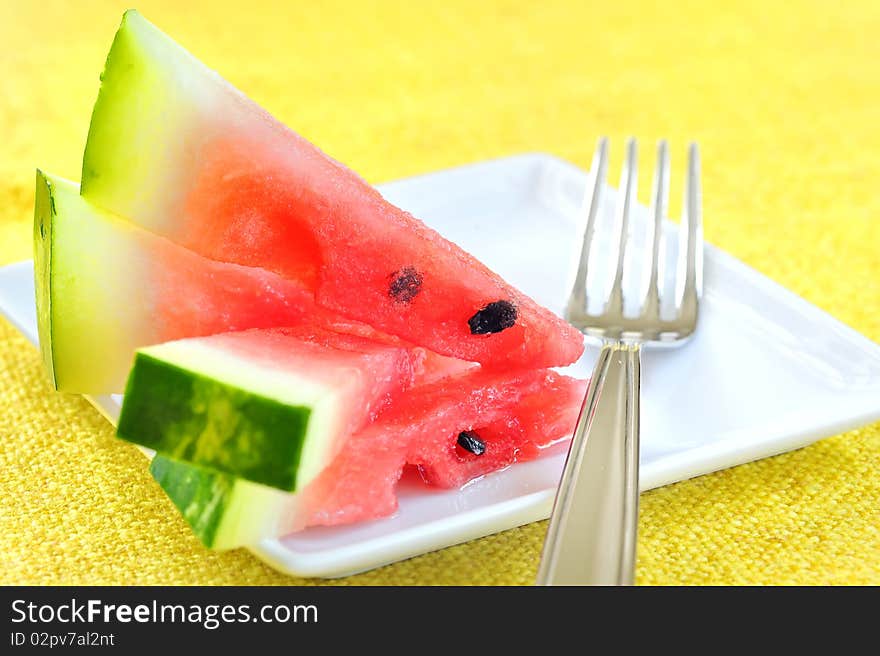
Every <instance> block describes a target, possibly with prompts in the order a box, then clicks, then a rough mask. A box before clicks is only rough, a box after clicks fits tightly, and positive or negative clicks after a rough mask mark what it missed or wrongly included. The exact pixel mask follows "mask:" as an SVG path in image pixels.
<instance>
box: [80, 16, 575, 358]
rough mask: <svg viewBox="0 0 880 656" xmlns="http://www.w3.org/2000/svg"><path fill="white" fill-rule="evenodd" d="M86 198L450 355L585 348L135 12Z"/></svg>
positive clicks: (107, 80) (97, 114) (524, 354)
mask: <svg viewBox="0 0 880 656" xmlns="http://www.w3.org/2000/svg"><path fill="white" fill-rule="evenodd" d="M82 194H83V195H84V196H85V197H86V198H87V199H89V200H90V201H92V202H94V203H96V204H97V205H100V206H102V207H105V208H107V209H109V210H112V211H114V212H116V213H117V214H119V215H121V216H125V217H127V218H128V219H130V220H132V221H134V222H136V223H138V224H140V225H141V226H143V227H145V228H147V229H149V230H151V231H154V232H156V233H159V234H162V235H164V236H166V237H168V238H169V239H171V240H172V241H174V242H176V243H178V244H181V245H182V246H184V247H186V248H189V249H191V250H193V251H195V252H197V253H199V254H201V255H204V256H206V257H209V258H212V259H215V260H218V261H223V262H231V263H235V264H241V265H248V266H258V267H262V268H265V269H267V270H269V271H273V272H275V273H278V274H280V275H282V276H285V277H287V278H289V279H291V280H296V281H298V282H300V283H302V284H303V285H304V286H305V287H306V288H308V289H311V290H314V292H315V294H316V296H315V298H316V300H317V302H318V303H319V304H320V305H322V306H324V307H327V308H329V309H331V310H334V311H338V312H339V313H341V314H344V315H345V316H348V317H351V318H354V319H358V320H361V321H364V322H366V323H369V324H370V325H372V326H373V327H375V328H377V329H378V330H381V331H383V332H387V333H390V334H394V335H398V336H400V337H402V338H404V339H406V340H408V341H410V342H412V343H415V344H419V345H422V346H425V347H427V348H429V349H431V350H433V351H435V352H437V353H440V354H444V355H449V356H455V357H458V358H461V359H464V360H470V361H477V362H480V363H482V364H484V365H487V366H493V367H511V366H515V367H519V368H539V367H547V366H555V365H564V364H568V363H571V362H573V361H574V360H576V359H577V358H578V357H579V356H580V354H581V352H582V350H583V341H582V336H581V335H580V333H578V332H577V331H576V330H574V328H572V327H571V326H570V325H568V324H567V323H565V322H564V321H562V320H561V319H560V318H559V317H557V316H555V315H554V314H552V313H551V312H550V311H548V310H546V309H545V308H542V307H541V306H539V305H538V304H536V303H535V302H534V301H533V300H532V299H530V298H528V297H527V296H525V295H524V294H522V293H521V292H519V291H518V290H516V289H514V288H513V287H512V286H510V285H509V284H507V283H506V282H505V281H504V280H502V279H501V278H500V277H499V276H497V275H495V274H494V273H492V272H491V271H489V270H488V269H487V268H486V267H485V266H484V265H483V264H481V263H480V262H478V261H477V260H476V259H475V258H474V257H472V256H471V255H469V254H468V253H466V252H464V251H463V250H462V249H461V248H459V247H458V246H456V245H455V244H452V243H451V242H449V241H447V240H445V239H443V238H442V237H441V236H440V235H438V234H437V233H436V232H434V231H433V230H431V229H429V228H427V227H426V226H425V225H424V224H423V223H421V222H420V221H418V220H417V219H415V218H413V217H412V216H411V215H410V214H408V213H406V212H404V211H402V210H400V209H398V208H397V207H394V206H393V205H391V204H390V203H388V202H387V201H385V200H384V199H383V198H382V196H381V195H380V194H379V193H378V192H377V191H376V190H375V189H373V188H372V187H371V186H370V185H368V184H367V183H366V182H364V180H362V179H361V178H360V177H358V176H357V175H356V174H355V173H353V172H352V171H351V170H349V169H348V168H346V167H345V166H343V165H342V164H340V163H338V162H336V161H334V160H333V159H331V158H330V157H328V156H327V155H325V154H324V153H323V152H321V151H320V150H318V149H317V148H316V147H315V146H313V145H312V144H310V143H309V142H308V141H306V140H305V139H303V138H302V137H300V136H299V135H297V134H295V133H294V132H292V131H291V130H289V129H287V128H286V127H284V126H283V125H281V124H280V123H279V122H278V121H276V120H275V119H274V118H272V117H271V116H270V115H269V114H268V113H267V112H266V111H264V110H263V109H261V108H260V107H259V106H257V105H256V104H255V103H253V102H252V101H250V100H249V99H247V98H246V97H245V96H244V95H242V94H241V93H240V92H239V91H237V90H236V89H234V88H233V87H232V86H231V85H230V84H228V83H227V82H226V81H224V80H223V79H222V78H221V77H220V76H219V75H217V74H216V73H214V72H213V71H211V70H210V69H208V68H207V67H206V66H204V65H203V64H202V63H201V62H199V61H198V60H197V59H195V58H194V57H193V56H192V55H190V54H189V53H188V52H187V51H186V50H184V49H183V48H182V47H181V46H179V45H178V44H176V43H175V42H174V41H173V40H172V39H171V38H170V37H168V36H166V35H165V34H163V33H162V32H161V31H159V30H158V29H157V28H156V27H154V26H153V25H152V24H150V23H149V22H148V21H146V20H145V19H144V18H143V17H141V16H140V14H138V13H137V12H135V11H128V12H127V13H126V14H125V16H124V18H123V20H122V25H121V27H120V28H119V31H118V32H117V33H116V37H115V39H114V41H113V46H112V48H111V50H110V54H109V56H108V58H107V62H106V67H105V69H104V73H103V75H102V83H101V90H100V93H99V96H98V99H97V102H96V104H95V108H94V112H93V115H92V121H91V126H90V129H89V137H88V142H87V145H86V150H85V155H84V158H83V173H82ZM537 229H539V228H537Z"/></svg>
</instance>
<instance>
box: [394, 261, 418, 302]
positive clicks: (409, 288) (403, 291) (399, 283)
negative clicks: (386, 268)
mask: <svg viewBox="0 0 880 656" xmlns="http://www.w3.org/2000/svg"><path fill="white" fill-rule="evenodd" d="M421 290H422V274H421V273H419V272H418V271H416V270H415V269H414V268H413V267H410V266H408V267H403V268H402V269H401V270H400V271H397V272H395V273H392V274H391V285H389V287H388V295H389V296H390V297H391V298H393V299H394V300H395V301H397V302H398V303H409V302H410V301H411V300H413V299H414V298H415V297H416V295H417V294H418V293H419V292H420V291H421Z"/></svg>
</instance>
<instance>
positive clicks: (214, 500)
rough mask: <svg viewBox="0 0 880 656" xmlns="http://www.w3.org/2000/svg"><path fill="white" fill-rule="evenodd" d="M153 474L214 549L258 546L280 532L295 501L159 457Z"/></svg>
mask: <svg viewBox="0 0 880 656" xmlns="http://www.w3.org/2000/svg"><path fill="white" fill-rule="evenodd" d="M150 474H152V476H153V478H154V479H155V480H156V482H157V483H158V484H159V485H160V486H161V488H162V490H163V491H164V492H165V494H166V495H167V496H168V498H169V499H170V500H171V502H172V503H173V504H174V505H175V507H176V508H177V509H178V511H179V512H180V514H181V515H182V517H183V518H184V520H185V521H186V522H187V524H189V526H190V528H191V529H192V532H193V533H194V534H195V535H196V537H197V538H198V539H199V540H200V541H201V542H202V544H204V545H205V546H206V547H208V548H209V549H215V550H219V551H222V550H226V549H235V548H238V547H244V546H248V545H253V544H257V543H258V542H259V541H260V540H263V539H265V538H267V537H272V536H275V535H276V534H277V533H278V526H277V525H278V521H279V518H281V517H283V511H284V509H285V508H287V507H288V506H289V505H290V504H291V500H292V499H293V498H294V497H292V496H291V495H290V494H288V493H286V492H282V491H280V490H276V489H274V488H271V487H267V486H265V485H259V484H257V483H252V482H250V481H246V480H243V479H241V478H236V477H235V476H230V475H228V474H222V473H220V472H216V471H213V470H210V469H205V468H204V467H198V466H196V465H192V464H190V463H183V462H178V461H176V460H174V459H172V458H168V457H166V456H163V455H161V454H157V455H156V456H155V457H154V458H153V460H152V462H151V463H150Z"/></svg>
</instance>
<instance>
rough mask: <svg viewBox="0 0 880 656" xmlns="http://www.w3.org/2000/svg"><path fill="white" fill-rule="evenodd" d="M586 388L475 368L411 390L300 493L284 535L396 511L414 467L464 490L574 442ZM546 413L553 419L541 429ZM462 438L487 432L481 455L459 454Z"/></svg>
mask: <svg viewBox="0 0 880 656" xmlns="http://www.w3.org/2000/svg"><path fill="white" fill-rule="evenodd" d="M583 391H584V382H583V381H580V380H577V379H574V378H569V377H567V376H562V375H560V374H557V373H555V372H553V371H548V370H537V371H529V372H522V373H516V374H510V373H494V372H489V371H475V372H469V373H465V374H462V375H459V376H455V377H451V378H448V379H445V380H441V381H438V382H436V383H434V384H431V385H425V386H423V387H420V388H416V389H413V390H412V391H410V392H409V393H408V394H407V396H406V402H405V403H400V404H398V405H396V406H395V407H394V408H390V409H389V411H388V412H387V413H386V414H384V415H382V416H381V417H380V418H379V419H378V420H377V421H376V422H375V423H374V424H371V425H370V426H368V427H367V428H365V429H364V430H363V431H361V432H359V433H357V434H356V435H355V436H353V437H352V438H351V439H350V440H349V441H348V442H347V443H346V445H345V446H344V448H343V449H342V451H341V452H340V453H339V455H338V456H337V457H336V458H335V459H334V460H333V462H332V463H331V464H330V465H329V467H327V469H325V470H324V471H323V472H322V473H321V475H320V476H319V477H318V478H317V479H316V480H315V481H314V482H313V483H312V484H311V485H309V486H308V487H307V488H306V489H305V490H303V492H302V495H301V497H302V499H301V501H300V506H299V508H298V514H297V515H296V517H294V518H292V521H291V522H290V523H288V524H287V525H286V526H285V527H284V528H286V529H287V531H290V530H296V529H299V528H302V527H303V526H312V525H335V524H346V523H350V522H356V521H362V520H367V519H375V518H378V517H384V516H387V515H389V514H391V513H393V512H394V511H395V510H396V508H397V496H396V486H397V482H398V480H399V479H400V476H401V473H402V471H403V467H404V466H405V465H407V464H410V465H415V466H418V467H419V468H420V470H421V471H422V473H423V477H424V478H425V480H426V482H429V483H431V484H434V485H438V486H442V487H457V486H460V485H463V484H464V483H466V482H468V481H470V480H473V479H474V478H477V477H479V476H482V475H484V474H487V473H489V472H492V471H495V470H497V469H500V468H503V467H506V466H507V465H510V464H513V463H514V462H517V461H525V460H530V459H532V458H534V457H536V456H537V455H538V454H539V453H540V449H541V448H542V447H546V446H548V445H550V444H553V443H555V442H557V441H559V440H562V439H566V438H568V437H570V436H571V432H572V430H573V429H574V423H575V421H576V420H577V413H578V410H579V408H580V404H579V401H580V399H581V398H582V395H583ZM548 416H550V417H552V418H553V421H551V422H550V423H544V421H543V420H544V419H545V418H547V417H548ZM463 431H472V432H474V433H476V434H477V435H480V436H481V437H482V438H483V440H484V442H485V447H486V450H485V452H484V453H483V455H480V456H476V455H474V454H472V453H466V454H461V453H460V452H459V450H458V449H457V448H456V444H457V440H458V436H459V434H460V433H461V432H463Z"/></svg>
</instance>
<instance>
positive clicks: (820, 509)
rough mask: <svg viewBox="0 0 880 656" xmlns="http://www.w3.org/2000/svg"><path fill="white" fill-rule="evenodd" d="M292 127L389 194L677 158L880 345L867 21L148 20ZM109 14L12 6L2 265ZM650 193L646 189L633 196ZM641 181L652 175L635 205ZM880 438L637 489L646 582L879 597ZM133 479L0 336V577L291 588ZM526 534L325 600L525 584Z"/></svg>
mask: <svg viewBox="0 0 880 656" xmlns="http://www.w3.org/2000/svg"><path fill="white" fill-rule="evenodd" d="M138 8H139V9H140V10H141V12H142V13H144V15H145V16H147V18H149V19H151V20H152V21H154V22H155V23H157V24H158V25H159V26H160V27H162V28H163V29H164V30H166V31H167V32H169V33H170V34H171V35H173V36H174V37H175V38H177V39H178V40H179V41H181V42H182V43H183V44H185V45H186V46H187V47H189V48H190V49H191V50H193V51H194V52H195V53H197V54H198V56H199V57H200V58H202V59H203V60H204V61H206V62H208V63H209V64H210V65H212V66H213V67H215V68H217V69H218V70H219V71H221V72H222V73H223V74H224V75H225V76H226V77H228V78H229V79H230V80H231V81H232V82H233V83H234V84H236V85H237V86H239V87H240V88H241V89H243V90H244V91H245V92H246V93H248V94H249V95H251V96H252V97H253V98H254V99H256V100H257V101H258V102H260V103H262V104H264V105H265V106H266V107H268V108H269V109H270V110H271V111H272V112H273V113H275V114H276V115H277V116H278V117H279V118H280V119H282V120H283V121H284V122H286V123H288V124H289V125H291V126H292V127H294V128H295V129H296V130H298V131H300V132H302V133H303V134H304V135H305V136H307V137H308V138H310V139H312V140H314V141H315V142H316V143H318V144H320V145H321V146H322V147H323V148H324V149H325V150H327V151H328V152H329V153H331V154H332V155H334V156H335V157H337V158H338V159H340V160H342V161H344V162H346V163H348V164H350V165H351V166H353V167H354V168H355V169H356V170H358V171H360V172H362V173H363V174H364V175H365V176H366V177H367V178H368V179H370V180H372V181H376V182H379V181H383V180H389V179H393V178H398V177H402V176H407V175H412V174H415V173H419V172H425V171H430V170H434V169H438V168H442V167H448V166H452V165H456V164H461V163H465V162H472V161H477V160H482V159H486V158H491V157H498V156H503V155H508V154H513V153H519V152H523V151H548V152H551V153H554V154H557V155H560V156H562V157H565V158H567V159H570V160H572V161H574V162H578V163H579V164H581V165H582V166H585V165H587V163H588V161H589V157H590V155H591V152H592V149H593V147H594V144H595V139H596V137H597V136H598V135H600V134H608V135H610V136H611V137H612V138H613V139H614V142H613V143H614V144H616V147H615V148H614V157H612V162H611V165H612V170H615V169H617V168H618V167H619V163H620V151H621V150H622V148H620V144H622V142H623V138H624V137H625V136H626V135H629V134H635V135H638V136H639V137H641V138H643V139H644V140H646V141H645V142H644V143H648V142H650V141H652V140H654V139H655V138H658V137H661V136H665V137H667V138H669V139H670V141H671V144H672V146H673V151H674V153H675V155H677V156H678V158H677V160H678V161H677V165H676V167H674V171H673V172H674V174H678V175H676V177H675V179H674V180H673V185H674V186H675V185H677V184H678V183H679V182H680V180H681V178H680V173H681V168H680V163H681V159H682V157H681V153H683V151H684V148H685V144H686V142H687V140H689V139H697V140H699V142H700V143H701V146H702V149H703V157H704V197H705V217H706V228H705V231H706V237H707V239H708V240H709V241H711V242H712V243H714V244H717V245H718V246H720V247H722V248H724V249H725V250H727V251H729V252H730V253H733V254H734V255H736V256H737V257H739V258H741V259H742V260H744V261H745V262H747V263H748V264H750V265H752V266H754V267H755V268H757V269H758V270H760V271H762V272H764V273H766V274H768V275H769V276H771V277H772V278H774V279H775V280H777V281H779V282H780V283H782V284H784V285H785V286H787V287H789V288H790V289H792V290H794V291H795V292H797V293H798V294H801V295H802V296H804V297H805V298H807V299H808V300H809V301H811V302H813V303H815V304H816V305H818V306H820V307H822V308H824V309H825V310H827V311H828V312H830V313H831V314H833V315H835V316H836V317H838V318H839V319H841V320H842V321H844V322H846V323H847V324H849V325H851V326H853V327H855V328H856V329H858V330H859V331H861V332H862V333H864V334H865V335H867V336H868V337H870V338H872V339H874V340H875V341H876V340H880V178H878V172H880V77H878V68H877V63H878V62H880V39H878V38H877V35H878V34H880V3H878V2H877V1H876V0H850V1H849V2H845V3H831V2H825V1H824V0H813V1H801V2H784V3H783V2H778V3H777V2H766V0H755V1H741V2H725V3H716V2H679V1H677V0H665V1H664V2H656V3H655V2H649V1H647V0H646V1H644V2H626V1H623V0H621V1H617V2H557V1H555V0H542V1H541V2H533V1H524V2H512V1H507V2H503V1H494V2H473V0H444V2H417V1H416V2H369V1H363V2H320V1H316V2H278V3H274V4H273V3H269V2H262V1H259V0H251V1H250V2H246V3H243V2H232V1H224V0H221V1H216V0H215V1H213V2H206V3H197V2H180V0H169V1H158V0H157V1H146V0H145V1H144V2H141V3H140V5H139V7H138ZM123 9H124V6H123V5H122V4H120V3H118V2H109V1H108V2H99V1H89V2H55V1H53V0H41V1H40V2H27V1H23V0H0V137H2V145H0V264H5V263H9V262H13V261H15V260H19V259H23V258H26V257H29V255H30V248H31V246H30V221H31V214H32V203H33V169H34V167H35V166H37V165H39V166H41V167H45V168H46V169H47V170H50V171H53V172H56V173H59V174H62V175H66V176H69V177H72V178H77V177H78V175H79V165H80V158H81V154H82V149H83V145H84V142H85V135H86V131H87V127H88V121H89V115H90V110H91V106H92V103H93V101H94V98H95V94H96V92H97V86H98V74H99V73H100V70H101V68H102V65H103V61H104V57H105V54H106V51H107V50H108V48H109V46H110V41H111V39H112V36H113V32H114V30H115V29H116V27H117V25H118V22H119V19H120V17H121V12H122V10H123ZM643 177H645V178H646V177H647V176H643ZM648 182H649V181H648V180H642V183H643V184H642V192H643V197H644V191H645V190H646V189H647V185H648ZM878 456H880V425H873V426H868V427H865V428H863V429H861V430H858V431H854V432H851V433H848V434H846V435H841V436H837V437H831V438H829V439H826V440H824V441H821V442H819V443H817V444H815V445H813V446H810V447H808V448H805V449H802V450H800V451H797V452H794V453H790V454H787V455H783V456H779V457H776V458H771V459H768V460H764V461H761V462H757V463H753V464H749V465H745V466H741V467H737V468H734V469H731V470H727V471H724V472H720V473H717V474H713V475H709V476H704V477H702V478H699V479H696V480H692V481H687V482H684V483H680V484H677V485H672V486H669V487H667V488H664V489H661V490H656V491H653V492H649V493H646V494H645V495H643V497H642V506H641V511H642V512H641V519H640V535H639V570H638V580H639V582H641V583H645V584H674V583H689V584H690V583H699V584H702V583H713V584H728V583H730V584H734V583H799V584H832V583H835V584H836V583H872V584H880V514H878V513H880V468H878V462H880V457H878ZM144 464H145V463H144V460H143V458H142V456H141V455H140V454H138V453H137V452H136V451H135V449H134V448H133V447H131V446H128V445H126V444H123V443H121V442H118V441H116V440H115V439H114V438H113V435H112V431H111V430H110V428H109V426H108V425H107V424H106V423H105V421H104V420H103V419H102V418H101V417H100V416H99V415H98V413H97V412H95V411H94V410H93V409H91V407H90V406H88V405H87V403H86V402H85V401H83V400H81V399H79V398H74V397H69V396H63V395H60V394H55V393H53V392H52V391H50V389H49V386H48V385H47V383H46V381H45V380H44V378H43V375H42V372H41V371H40V366H39V360H38V356H37V352H36V350H35V349H34V348H33V347H32V346H30V345H28V344H26V343H25V341H24V340H23V339H22V338H21V337H19V336H18V334H17V333H16V332H15V331H14V330H13V329H12V328H11V327H10V326H9V325H8V324H7V323H5V322H3V321H0V582H2V583H34V584H36V583H42V584H47V583H55V584H58V583H74V584H81V583H123V584H136V583H137V584H153V583H156V584H169V583H174V584H205V583H225V584H293V583H303V581H300V580H297V579H292V578H289V577H286V576H283V575H280V574H278V573H276V572H274V571H272V570H271V569H270V568H268V567H267V566H265V565H263V564H261V563H260V562H259V561H257V560H256V559H255V558H253V557H252V556H250V555H249V554H248V553H247V552H245V551H243V550H239V551H235V552H232V553H224V554H216V553H209V552H208V551H206V550H205V549H203V548H202V547H201V546H200V545H199V544H198V542H197V541H196V539H195V538H194V537H193V536H192V535H191V534H190V532H189V531H188V529H187V527H186V526H185V524H184V522H183V520H182V519H180V517H179V516H178V515H177V513H176V512H175V511H174V510H173V509H172V507H171V504H170V503H169V502H168V501H167V500H166V499H165V498H164V497H163V495H162V493H161V492H160V490H159V489H158V487H157V486H156V485H154V484H152V482H151V479H150V477H149V475H148V473H147V471H146V468H145V466H144ZM545 529H546V523H545V522H540V523H536V524H533V525H530V526H526V527H523V528H519V529H515V530H511V531H508V532H505V533H503V534H499V535H495V536H492V537H488V538H485V539H481V540H476V541H474V542H471V543H468V544H465V545H461V546H457V547H453V548H450V549H446V550H443V551H440V552H436V553H431V554H428V555H425V556H422V557H419V558H415V559H412V560H410V561H407V562H403V563H399V564H396V565H393V566H390V567H386V568H383V569H379V570H375V571H372V572H369V573H366V574H363V575H360V576H355V577H352V578H349V579H345V580H342V581H338V583H344V584H349V583H350V584H378V583H382V584H441V583H447V584H448V583H453V584H454V583H475V584H490V583H491V584H528V583H531V582H532V581H533V578H534V574H535V570H536V567H537V562H538V556H539V551H540V546H541V541H542V539H543V536H544V531H545Z"/></svg>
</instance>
